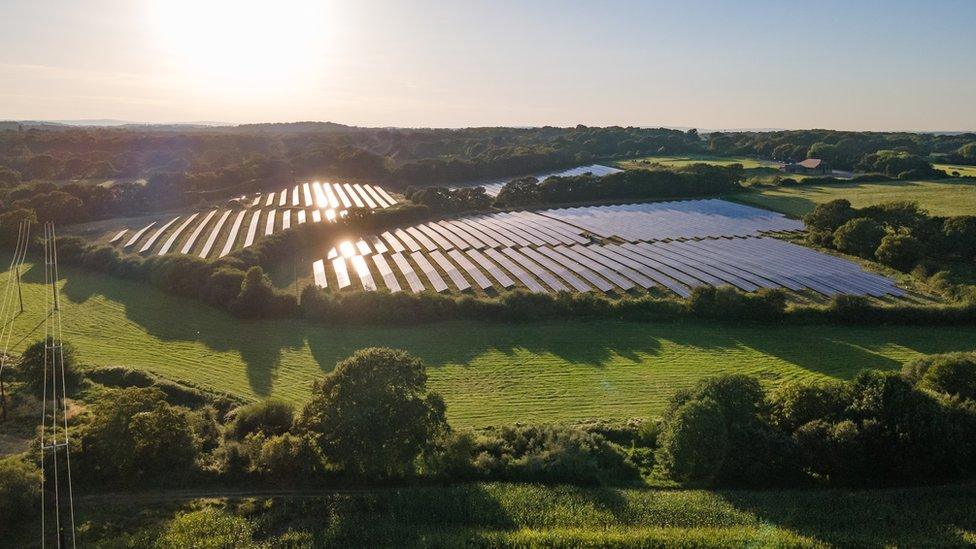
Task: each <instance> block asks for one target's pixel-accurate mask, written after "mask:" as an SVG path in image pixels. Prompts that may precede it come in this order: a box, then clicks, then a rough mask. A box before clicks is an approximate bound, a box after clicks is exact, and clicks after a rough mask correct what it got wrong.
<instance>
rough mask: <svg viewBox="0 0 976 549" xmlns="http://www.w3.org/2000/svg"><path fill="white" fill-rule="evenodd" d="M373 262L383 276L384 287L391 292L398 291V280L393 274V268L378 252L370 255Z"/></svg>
mask: <svg viewBox="0 0 976 549" xmlns="http://www.w3.org/2000/svg"><path fill="white" fill-rule="evenodd" d="M372 258H373V263H374V264H375V265H376V270H377V271H379V273H380V276H381V277H383V284H386V288H387V289H388V290H390V291H391V292H399V291H400V281H398V280H397V277H396V275H395V274H393V269H391V268H390V265H389V264H388V263H387V262H386V258H385V257H383V256H382V255H380V254H376V255H374V256H372Z"/></svg>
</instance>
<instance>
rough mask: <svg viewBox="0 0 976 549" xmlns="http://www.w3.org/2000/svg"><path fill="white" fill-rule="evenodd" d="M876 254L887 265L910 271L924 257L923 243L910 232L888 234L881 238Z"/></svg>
mask: <svg viewBox="0 0 976 549" xmlns="http://www.w3.org/2000/svg"><path fill="white" fill-rule="evenodd" d="M874 255H875V257H877V258H878V261H880V262H882V263H884V264H885V265H890V266H892V267H894V268H896V269H899V270H902V271H908V270H911V268H912V267H914V266H915V264H916V263H918V260H919V259H921V258H922V245H921V243H919V241H918V239H917V238H915V237H914V236H912V235H909V234H904V233H897V234H888V235H885V237H884V238H882V239H881V244H879V245H878V249H877V250H876V251H875V253H874Z"/></svg>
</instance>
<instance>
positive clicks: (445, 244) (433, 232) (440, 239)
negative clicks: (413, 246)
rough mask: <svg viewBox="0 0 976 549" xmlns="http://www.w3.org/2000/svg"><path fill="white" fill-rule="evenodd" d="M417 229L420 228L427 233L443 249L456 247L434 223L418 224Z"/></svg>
mask: <svg viewBox="0 0 976 549" xmlns="http://www.w3.org/2000/svg"><path fill="white" fill-rule="evenodd" d="M417 229H419V230H420V231H421V232H422V233H424V234H425V235H427V237H428V238H430V239H431V240H433V241H434V243H435V244H437V247H438V248H439V249H441V250H450V249H451V248H453V247H454V245H453V244H451V242H450V241H448V239H446V238H444V236H442V235H441V233H440V231H438V230H437V229H435V228H434V225H433V224H432V223H424V224H422V225H417Z"/></svg>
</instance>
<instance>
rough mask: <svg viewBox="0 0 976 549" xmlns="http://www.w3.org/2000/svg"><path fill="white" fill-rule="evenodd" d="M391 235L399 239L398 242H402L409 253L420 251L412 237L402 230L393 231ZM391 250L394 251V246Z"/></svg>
mask: <svg viewBox="0 0 976 549" xmlns="http://www.w3.org/2000/svg"><path fill="white" fill-rule="evenodd" d="M393 234H395V235H396V237H397V238H399V239H400V242H403V245H404V246H406V247H407V249H408V250H410V251H411V252H418V251H420V245H419V244H417V242H416V241H415V240H414V239H413V237H411V236H410V235H409V234H407V232H406V231H404V230H403V229H394V230H393ZM391 244H392V242H391ZM393 249H394V250H396V246H394V247H393ZM396 251H403V250H396Z"/></svg>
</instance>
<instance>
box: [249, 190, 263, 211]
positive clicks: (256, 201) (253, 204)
mask: <svg viewBox="0 0 976 549" xmlns="http://www.w3.org/2000/svg"><path fill="white" fill-rule="evenodd" d="M260 203H261V193H258V194H257V196H255V197H254V202H251V207H252V208H253V207H255V206H257V205H258V204H260Z"/></svg>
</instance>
